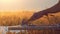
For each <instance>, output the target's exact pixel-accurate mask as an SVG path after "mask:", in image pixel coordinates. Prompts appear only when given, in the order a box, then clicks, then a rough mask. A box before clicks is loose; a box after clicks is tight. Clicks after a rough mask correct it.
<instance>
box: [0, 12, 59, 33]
mask: <svg viewBox="0 0 60 34" xmlns="http://www.w3.org/2000/svg"><path fill="white" fill-rule="evenodd" d="M33 13H34V12H12V13H10V12H8V13H7V12H5V13H0V26H1V25H2V26H3V25H4V26H12V25H19V24H21V23H22V20H23V19H26V20H28V19H29V18H30V17H31V16H32V15H33ZM30 23H31V24H34V25H41V24H44V25H50V24H60V12H59V13H53V14H48V16H45V15H44V16H43V17H42V18H40V19H37V20H35V21H33V22H31V21H30ZM59 32H60V31H55V30H27V32H26V31H25V32H24V33H23V32H19V33H18V34H59ZM7 34H15V33H11V32H7Z"/></svg>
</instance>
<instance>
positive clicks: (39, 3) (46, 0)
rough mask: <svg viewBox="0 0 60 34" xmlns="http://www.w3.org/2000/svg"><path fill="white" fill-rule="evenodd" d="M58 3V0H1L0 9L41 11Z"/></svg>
mask: <svg viewBox="0 0 60 34" xmlns="http://www.w3.org/2000/svg"><path fill="white" fill-rule="evenodd" d="M57 3H58V0H0V11H16V10H36V11H41V10H45V9H47V8H50V7H52V6H54V5H55V4H57Z"/></svg>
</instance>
